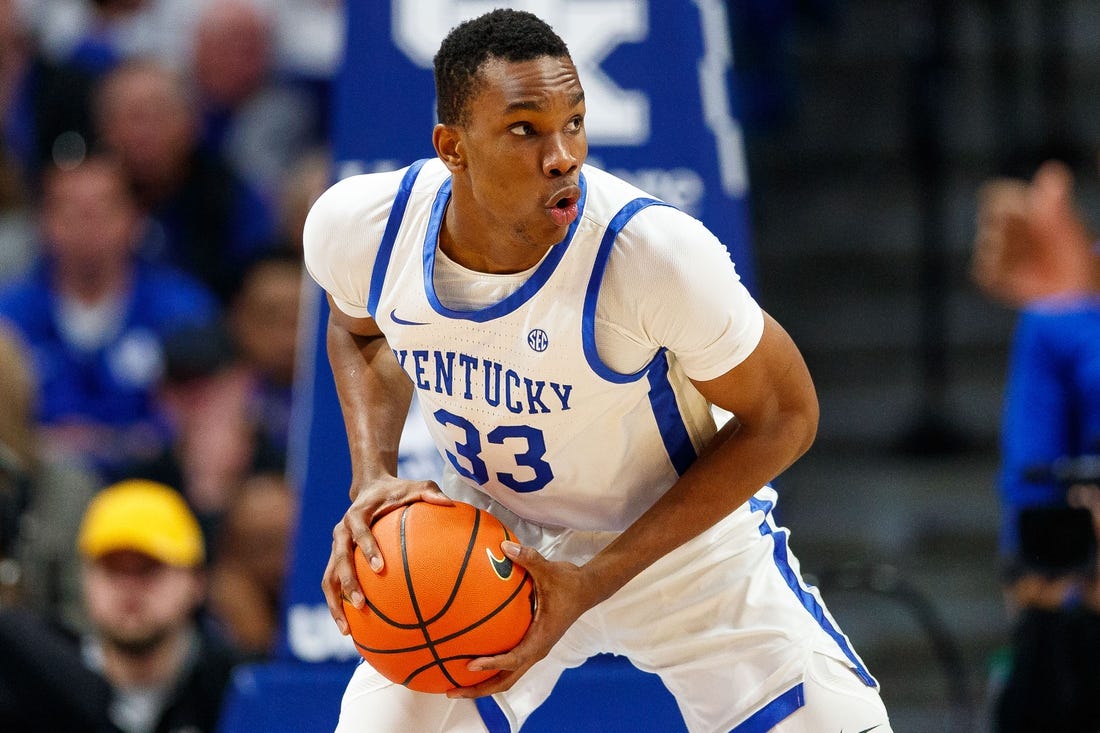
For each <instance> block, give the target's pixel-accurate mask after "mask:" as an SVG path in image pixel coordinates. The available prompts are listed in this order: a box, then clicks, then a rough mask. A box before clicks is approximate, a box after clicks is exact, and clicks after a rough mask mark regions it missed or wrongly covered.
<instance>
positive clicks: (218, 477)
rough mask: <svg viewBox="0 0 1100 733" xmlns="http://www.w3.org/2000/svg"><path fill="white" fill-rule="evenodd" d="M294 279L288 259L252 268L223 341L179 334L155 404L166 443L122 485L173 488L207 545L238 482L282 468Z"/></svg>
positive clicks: (218, 334)
mask: <svg viewBox="0 0 1100 733" xmlns="http://www.w3.org/2000/svg"><path fill="white" fill-rule="evenodd" d="M301 279H302V264H301V261H300V260H299V259H298V258H297V257H294V256H293V255H289V254H281V253H280V254H272V255H269V256H268V257H265V258H263V259H260V260H258V261H256V262H255V263H253V265H252V266H251V267H250V268H249V270H248V271H247V273H246V274H245V277H244V281H243V283H242V287H241V290H240V292H239V293H238V294H237V296H236V298H235V299H234V300H233V303H232V304H231V306H230V310H229V314H228V318H227V323H226V326H227V328H226V330H225V331H219V330H217V329H211V328H204V329H196V330H192V331H184V332H181V333H180V334H178V335H177V337H176V338H175V339H174V340H173V341H172V342H170V343H169V347H168V362H167V363H168V370H167V372H166V379H165V380H164V382H163V384H162V387H161V392H160V401H161V403H162V404H163V405H164V406H165V408H166V411H167V414H168V415H169V418H170V420H171V421H172V424H173V426H174V432H175V435H176V440H175V441H174V443H173V444H172V445H171V446H168V447H167V448H166V450H165V451H164V452H162V453H161V454H160V455H159V456H158V457H157V459H156V460H154V461H152V462H150V463H148V464H146V465H144V466H141V467H139V468H137V469H135V471H134V473H133V474H132V475H136V476H142V477H144V478H150V479H154V480H158V481H162V482H165V483H170V484H172V485H174V486H179V487H180V488H181V490H182V491H183V492H184V494H185V495H186V496H187V498H188V501H189V502H190V503H191V505H192V506H193V507H194V508H195V510H196V511H197V512H198V514H199V517H200V519H201V520H202V523H203V527H204V529H205V532H206V534H207V537H208V539H212V538H213V537H215V536H216V535H217V533H218V531H219V530H218V526H219V524H220V522H221V519H222V517H223V516H224V514H225V511H226V509H227V508H228V506H229V504H230V503H231V501H232V499H233V494H234V492H235V491H236V490H237V487H239V486H240V484H241V482H242V481H243V480H244V479H245V477H247V476H248V475H249V474H252V473H256V472H267V471H271V472H282V471H283V469H284V467H285V465H286V454H287V434H288V432H289V425H290V407H291V387H292V383H293V375H294V366H295V349H296V345H297V324H298V303H299V300H300V290H301Z"/></svg>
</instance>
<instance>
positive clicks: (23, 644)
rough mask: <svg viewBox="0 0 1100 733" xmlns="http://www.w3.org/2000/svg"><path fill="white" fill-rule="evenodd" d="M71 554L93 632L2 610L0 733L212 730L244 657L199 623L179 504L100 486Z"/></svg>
mask: <svg viewBox="0 0 1100 733" xmlns="http://www.w3.org/2000/svg"><path fill="white" fill-rule="evenodd" d="M77 544H78V547H79V551H80V555H81V557H82V570H81V575H82V581H83V583H82V589H83V598H84V601H85V604H86V608H87V613H88V618H89V620H90V628H91V631H90V632H88V633H86V634H83V635H80V634H77V633H73V632H72V631H71V630H68V629H65V628H62V627H56V626H53V625H51V624H49V623H47V622H45V621H43V620H41V619H39V618H37V617H35V616H33V615H32V614H28V613H25V612H19V611H15V610H9V611H0V658H2V659H3V660H4V664H0V727H2V728H3V730H11V731H21V730H27V731H30V730H58V731H60V730H72V731H114V730H121V731H125V733H151V732H157V733H159V732H162V731H163V732H164V733H168V731H194V732H195V733H202V732H204V731H213V730H215V728H216V725H217V721H218V715H219V713H220V710H221V703H222V698H223V695H224V692H225V689H226V687H227V683H228V680H229V677H230V675H231V673H232V670H233V669H234V667H235V666H236V665H237V664H238V663H239V662H240V661H241V659H242V658H241V656H240V655H239V654H238V653H237V652H236V651H235V650H234V649H232V647H231V646H229V645H228V644H227V643H226V642H225V641H224V640H223V639H221V638H220V637H219V636H217V635H216V634H214V633H211V632H210V631H209V630H207V629H206V627H205V626H204V625H203V624H201V623H200V613H199V612H200V607H201V605H202V604H203V602H204V598H205V593H206V578H205V570H204V567H205V558H204V554H203V543H202V536H201V533H200V531H199V527H198V523H197V522H196V520H195V517H194V515H193V514H192V513H191V511H190V510H189V509H188V507H187V505H186V503H185V502H184V500H183V499H182V497H181V496H180V495H179V494H178V493H177V492H175V491H174V490H172V489H171V488H169V487H167V486H163V485H160V484H155V483H151V482H146V481H126V482H123V483H120V484H116V485H114V486H110V487H108V488H107V489H104V490H103V491H102V492H100V493H99V494H97V495H96V496H95V497H94V498H93V499H92V501H91V503H90V504H89V505H88V508H87V511H86V513H85V514H84V517H83V521H82V523H81V526H80V531H79V535H78V538H77Z"/></svg>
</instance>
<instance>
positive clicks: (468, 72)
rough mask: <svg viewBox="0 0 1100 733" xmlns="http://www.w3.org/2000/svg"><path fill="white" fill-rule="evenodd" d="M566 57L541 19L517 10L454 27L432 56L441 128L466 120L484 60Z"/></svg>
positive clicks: (562, 43)
mask: <svg viewBox="0 0 1100 733" xmlns="http://www.w3.org/2000/svg"><path fill="white" fill-rule="evenodd" d="M543 56H550V57H553V58H564V59H569V58H570V56H569V48H568V47H567V46H566V45H565V41H563V40H562V39H561V37H560V36H558V34H557V33H555V32H554V29H553V28H551V27H550V26H549V25H547V24H546V23H545V22H544V21H543V20H541V19H540V18H538V17H537V16H535V15H532V14H531V13H528V12H525V11H522V10H508V9H498V10H493V11H492V12H489V13H486V14H485V15H482V16H479V17H477V18H474V19H472V20H468V21H466V22H464V23H461V24H460V25H458V26H456V27H455V28H454V29H453V30H451V32H450V33H449V34H448V35H447V37H446V38H445V39H443V43H442V44H440V47H439V51H438V52H437V53H436V55H435V62H434V64H435V90H436V105H437V107H436V109H437V114H438V116H439V121H440V122H441V123H443V124H444V125H461V124H463V123H464V122H465V121H466V115H467V113H468V103H469V101H470V99H471V98H472V97H473V96H474V95H475V94H476V93H477V91H478V89H479V86H480V82H481V74H480V72H481V69H482V66H483V65H484V64H485V62H486V61H488V60H490V59H499V60H502V61H530V60H532V59H537V58H541V57H543Z"/></svg>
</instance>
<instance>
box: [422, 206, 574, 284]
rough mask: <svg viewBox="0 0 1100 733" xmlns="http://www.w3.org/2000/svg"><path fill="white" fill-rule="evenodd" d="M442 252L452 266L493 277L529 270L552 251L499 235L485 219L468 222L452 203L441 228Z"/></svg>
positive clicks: (448, 207) (440, 245) (507, 234)
mask: <svg viewBox="0 0 1100 733" xmlns="http://www.w3.org/2000/svg"><path fill="white" fill-rule="evenodd" d="M551 246H553V245H551ZM439 248H440V249H441V250H442V251H443V253H444V254H445V255H447V257H449V258H450V259H451V261H452V262H455V263H457V264H459V265H461V266H462V267H465V268H466V269H468V270H473V271H475V272H484V273H489V274H493V275H508V274H512V273H516V272H523V271H524V270H529V269H531V268H532V267H534V266H535V265H537V264H538V263H539V262H540V261H541V260H542V258H543V257H545V256H546V251H547V250H548V249H549V247H538V246H536V245H533V244H531V243H529V242H526V241H522V240H521V239H520V238H519V237H517V236H516V234H515V233H514V232H508V231H497V230H495V229H494V228H493V226H492V224H491V223H490V224H486V222H485V220H484V219H483V218H480V217H479V218H477V219H475V221H474V222H473V223H471V222H469V221H467V220H466V219H465V218H463V217H462V216H461V215H459V214H458V213H457V211H456V207H455V205H454V202H453V200H452V202H451V205H448V206H447V211H446V213H445V214H444V216H443V223H442V225H441V226H440V227H439Z"/></svg>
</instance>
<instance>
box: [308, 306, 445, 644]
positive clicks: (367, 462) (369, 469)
mask: <svg viewBox="0 0 1100 733" xmlns="http://www.w3.org/2000/svg"><path fill="white" fill-rule="evenodd" d="M329 306H330V314H329V322H328V329H327V333H326V337H325V338H326V345H327V349H328V357H329V364H330V365H331V366H332V374H333V378H334V380H335V383H336V393H337V395H338V397H339V400H340V409H341V411H342V412H343V416H344V427H345V429H346V431H347V437H348V449H349V451H350V453H351V469H352V480H351V487H350V490H349V496H350V498H351V504H350V506H349V507H348V510H347V512H345V513H344V516H343V517H342V518H341V519H340V521H339V522H338V523H337V524H336V526H335V527H334V528H333V530H332V551H331V553H330V555H329V562H328V566H327V567H326V568H325V574H324V579H323V581H322V587H323V589H324V592H325V600H326V602H327V603H328V607H329V611H330V612H331V613H332V617H333V619H335V621H336V625H337V626H339V627H340V631H341V632H342V633H345V634H346V633H347V621H346V619H345V618H344V610H343V605H342V604H341V598H347V599H348V600H349V601H350V602H351V603H352V605H354V606H355V607H356V608H361V607H362V605H363V592H362V589H361V588H360V585H359V581H358V580H357V579H356V576H355V563H354V559H355V556H354V553H355V549H356V548H358V549H359V551H360V552H362V553H363V555H364V557H366V559H367V561H368V563H369V564H370V566H371V568H372V569H373V570H374V571H375V572H378V571H380V570H381V569H382V567H383V565H384V558H383V557H382V554H381V553H380V552H379V550H378V547H377V545H376V544H375V541H374V535H373V534H371V531H370V528H371V525H372V524H373V523H374V521H375V520H376V519H378V518H379V517H380V516H382V515H383V514H386V513H387V512H390V511H392V510H393V509H395V508H396V507H398V506H401V505H403V504H409V503H411V502H414V501H430V502H433V503H444V504H449V503H451V502H450V500H449V499H447V498H446V496H445V495H444V494H443V492H442V491H440V490H439V487H438V486H437V485H436V484H435V483H434V482H431V481H408V480H404V479H401V478H399V477H398V476H397V456H398V446H399V444H400V440H401V430H402V428H403V427H404V425H405V417H406V415H407V414H408V411H409V405H410V403H411V400H412V383H411V382H410V381H409V378H408V377H407V376H406V375H405V372H404V371H403V370H402V369H401V367H400V366H399V365H398V363H397V359H396V358H395V357H394V355H393V351H391V350H390V348H389V345H388V344H387V343H386V337H385V336H384V335H383V334H382V332H381V331H380V330H379V329H378V326H377V325H376V324H375V323H374V320H373V319H371V318H354V317H352V316H349V315H347V314H345V313H343V312H342V311H341V310H340V309H339V308H338V307H337V306H336V305H335V304H334V303H333V302H332V296H329Z"/></svg>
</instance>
